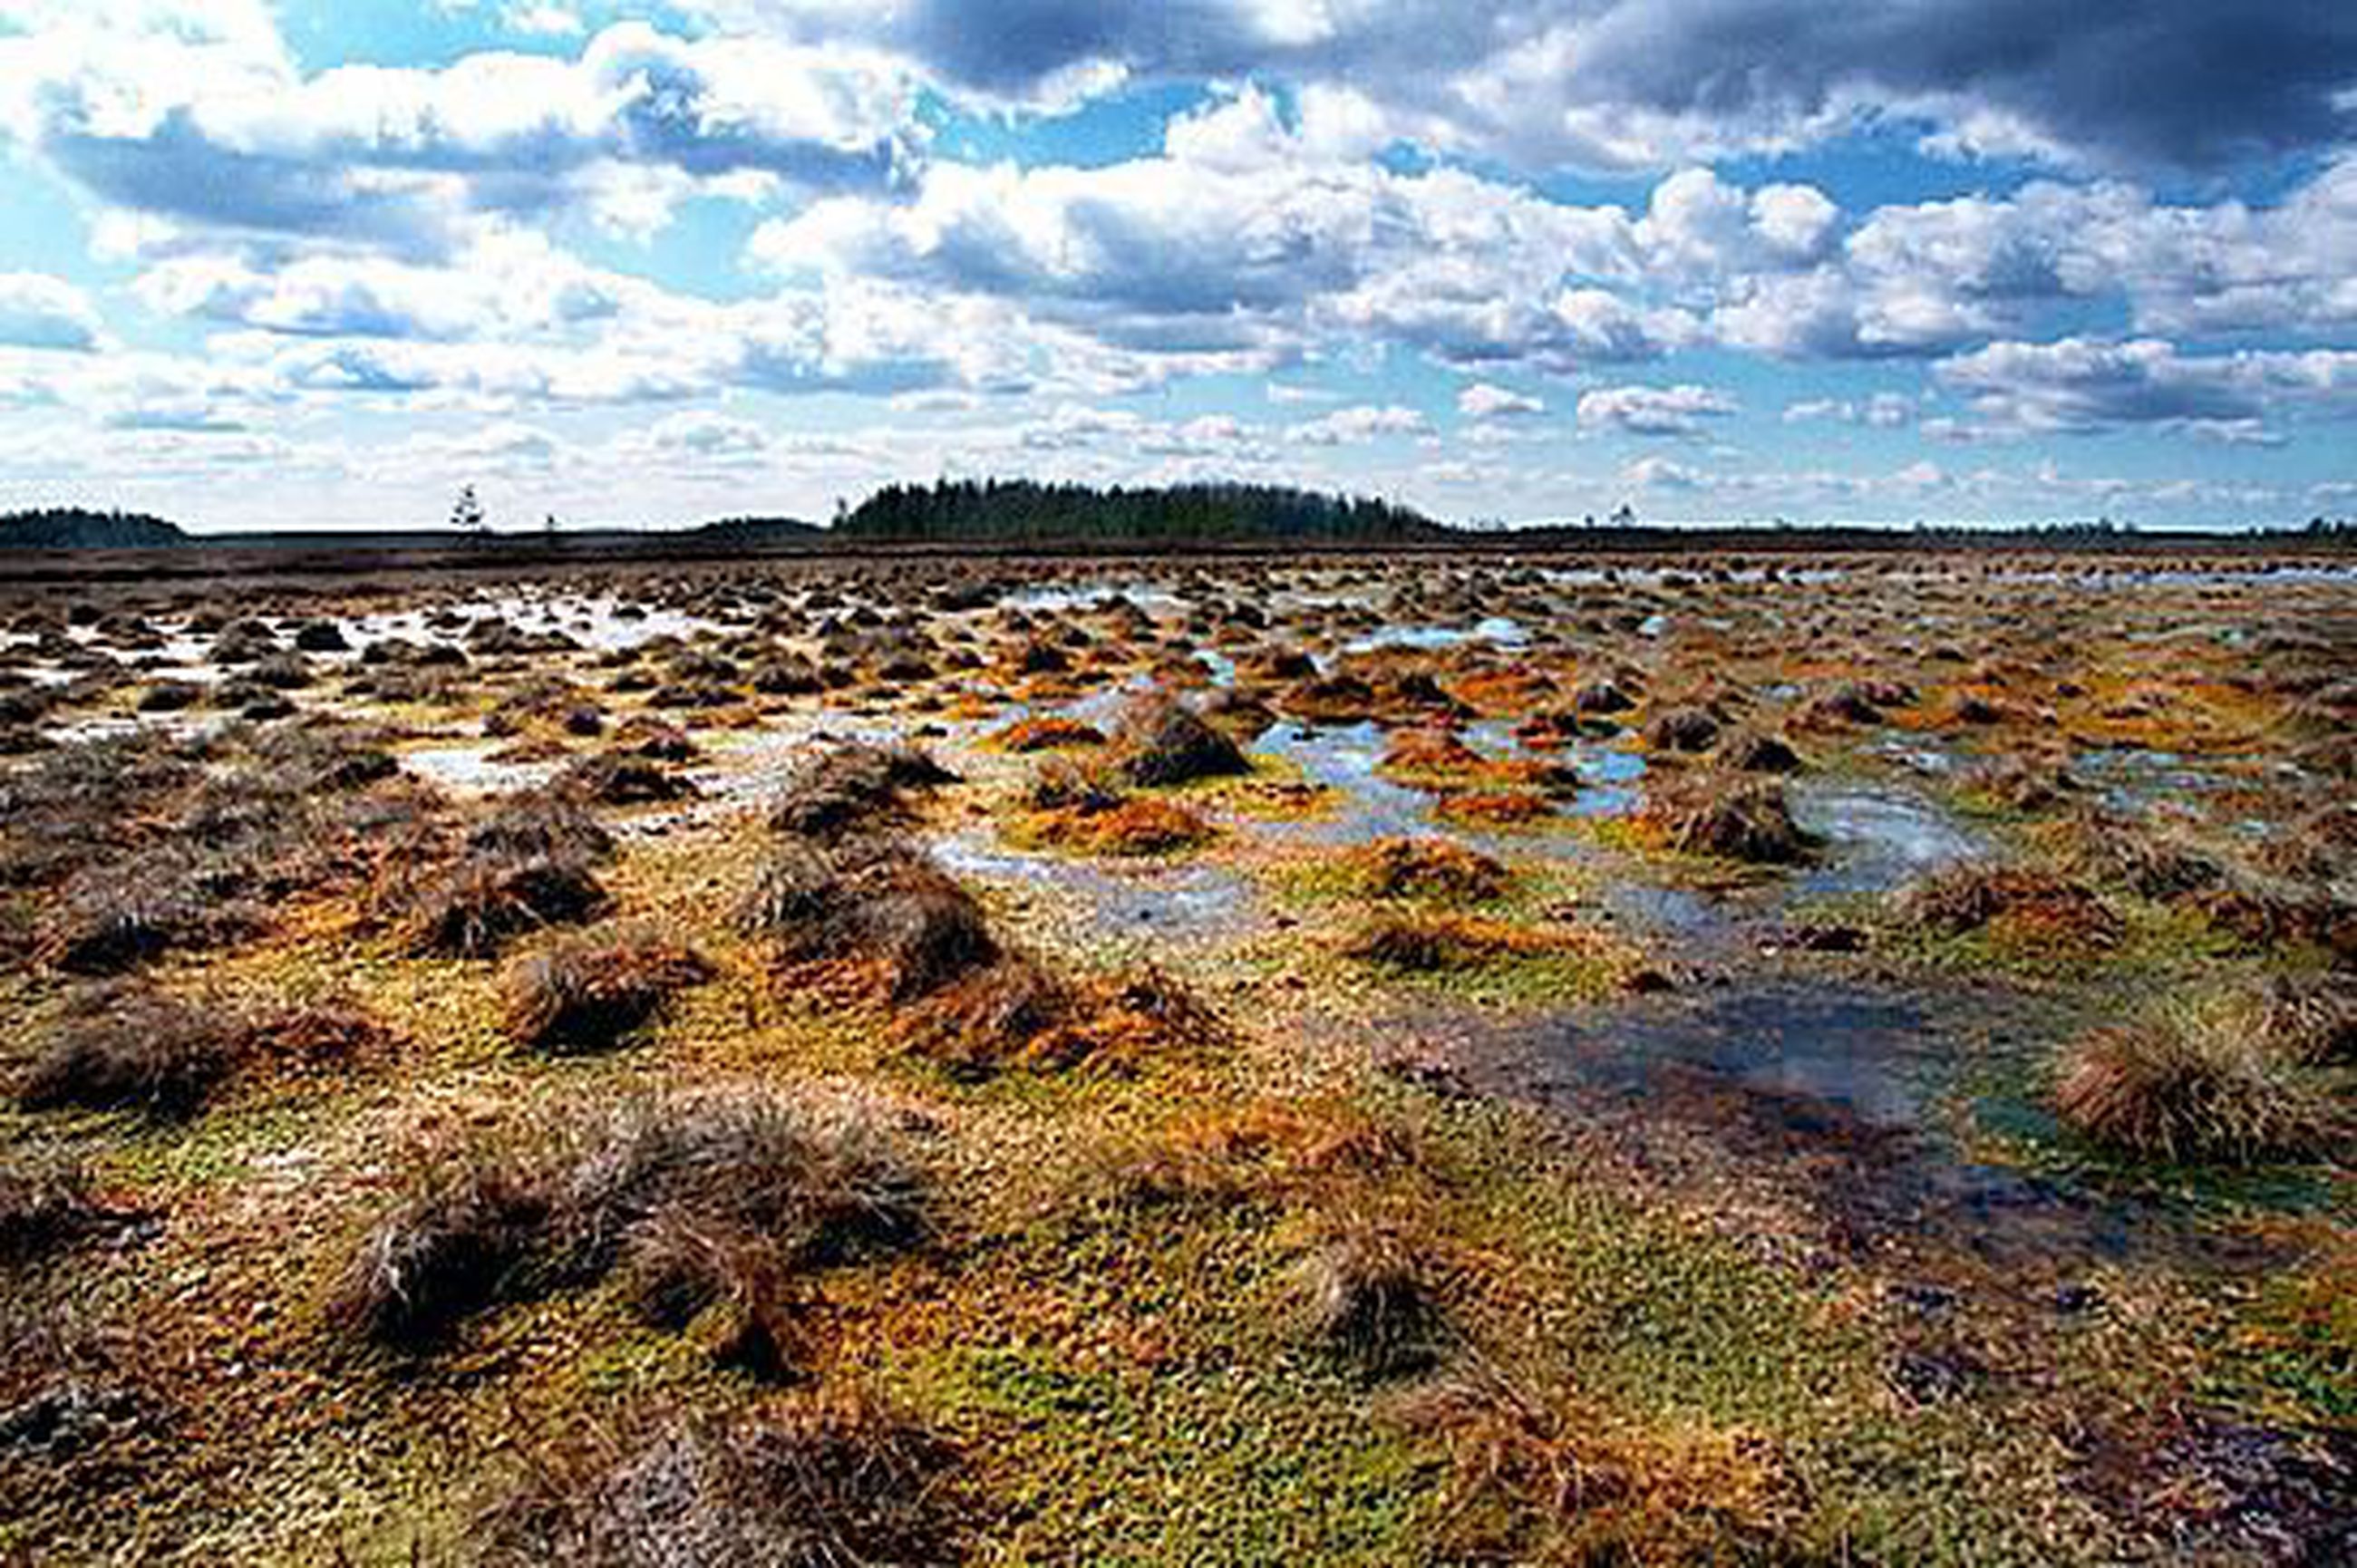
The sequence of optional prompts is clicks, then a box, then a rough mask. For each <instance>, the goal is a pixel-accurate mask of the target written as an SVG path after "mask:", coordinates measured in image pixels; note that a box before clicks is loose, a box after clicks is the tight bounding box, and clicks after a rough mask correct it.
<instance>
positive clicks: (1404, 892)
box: [1347, 838, 1513, 904]
mask: <svg viewBox="0 0 2357 1568" xmlns="http://www.w3.org/2000/svg"><path fill="white" fill-rule="evenodd" d="M1347 858H1348V863H1349V870H1350V876H1351V882H1352V883H1353V884H1354V885H1355V886H1356V887H1357V889H1358V890H1359V891H1360V892H1361V893H1363V894H1364V895H1365V896H1366V897H1371V898H1415V899H1425V900H1428V901H1430V902H1433V903H1437V904H1486V903H1489V902H1491V901H1492V900H1494V899H1498V898H1502V897H1505V896H1506V893H1507V892H1508V890H1509V889H1510V888H1511V887H1512V885H1513V875H1512V873H1511V872H1509V871H1508V870H1507V869H1506V867H1505V865H1503V864H1502V863H1501V862H1500V861H1498V860H1497V859H1496V858H1495V857H1494V856H1491V855H1487V854H1482V853H1481V852H1480V850H1476V849H1468V848H1467V847H1465V846H1464V845H1463V844H1460V843H1454V842H1452V841H1450V840H1448V839H1440V838H1430V839H1410V838H1390V839H1378V840H1376V841H1375V842H1374V843H1370V844H1364V845H1361V846H1360V847H1359V848H1357V849H1354V850H1352V851H1351V852H1350V854H1349V855H1348V857H1347Z"/></svg>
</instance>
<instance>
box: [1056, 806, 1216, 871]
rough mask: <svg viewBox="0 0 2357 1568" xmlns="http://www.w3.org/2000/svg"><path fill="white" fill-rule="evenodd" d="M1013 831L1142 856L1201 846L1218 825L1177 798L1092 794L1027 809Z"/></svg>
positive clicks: (1060, 844)
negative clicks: (1067, 802)
mask: <svg viewBox="0 0 2357 1568" xmlns="http://www.w3.org/2000/svg"><path fill="white" fill-rule="evenodd" d="M1012 836H1013V838H1014V839H1015V841H1016V842H1017V843H1023V844H1026V845H1030V846H1035V847H1039V848H1043V849H1053V850H1060V851H1062V852H1063V853H1065V854H1080V855H1087V856H1090V857H1092V858H1099V859H1116V860H1141V859H1150V858H1153V857H1157V856H1168V855H1177V854H1187V853H1189V851H1192V850H1198V849H1200V848H1202V847H1203V846H1204V845H1205V844H1208V843H1211V842H1212V841H1213V840H1214V839H1216V838H1218V837H1219V830H1218V829H1217V828H1216V827H1214V826H1212V824H1211V822H1209V821H1208V820H1207V819H1206V818H1205V817H1204V816H1203V815H1202V813H1201V812H1200V811H1194V810H1192V809H1190V808H1189V807H1188V806H1185V805H1182V804H1181V803H1179V801H1176V800H1164V799H1160V798H1157V797H1152V796H1138V795H1128V796H1115V797H1113V798H1110V799H1107V798H1105V797H1103V796H1102V795H1091V796H1089V797H1088V798H1086V799H1083V800H1080V801H1078V802H1076V803H1074V804H1071V805H1068V806H1062V807H1057V808H1050V809H1047V810H1039V811H1029V812H1027V813H1025V814H1024V816H1023V817H1022V818H1021V819H1020V820H1019V821H1018V822H1017V823H1016V824H1015V825H1014V832H1013V834H1012Z"/></svg>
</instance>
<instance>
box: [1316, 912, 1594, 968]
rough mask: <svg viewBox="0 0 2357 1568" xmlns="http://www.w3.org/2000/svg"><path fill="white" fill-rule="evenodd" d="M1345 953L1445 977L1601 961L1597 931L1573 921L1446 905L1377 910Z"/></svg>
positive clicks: (1347, 942)
mask: <svg viewBox="0 0 2357 1568" xmlns="http://www.w3.org/2000/svg"><path fill="white" fill-rule="evenodd" d="M1342 956H1343V957H1345V958H1347V959H1351V960H1353V961H1357V962H1360V963H1364V964H1369V965H1372V966H1374V967H1376V968H1379V969H1385V970H1391V971H1394V972H1399V973H1402V974H1408V975H1422V976H1434V977H1446V976H1448V975H1451V974H1459V973H1464V972H1479V971H1484V970H1497V969H1501V968H1510V967H1512V966H1516V965H1523V964H1535V963H1547V962H1556V963H1561V962H1572V963H1577V964H1583V965H1587V964H1602V963H1604V962H1605V961H1606V960H1607V958H1608V956H1609V955H1608V954H1607V953H1606V951H1605V950H1604V944H1603V942H1602V940H1601V939H1599V938H1598V937H1597V936H1596V935H1595V933H1593V932H1591V931H1587V930H1585V929H1580V928H1577V927H1569V926H1528V925H1520V924H1517V923H1515V922H1513V921H1510V920H1501V919H1492V918H1486V917H1483V916H1478V915H1465V914H1458V913H1452V912H1448V911H1444V910H1403V911H1391V912H1386V913H1383V914H1378V915H1376V916H1374V917H1373V918H1371V919H1369V920H1367V921H1366V922H1365V923H1364V924H1362V925H1361V926H1360V928H1359V929H1357V930H1356V931H1355V932H1353V933H1352V934H1351V936H1350V937H1349V938H1348V939H1347V940H1345V941H1344V943H1343V945H1342Z"/></svg>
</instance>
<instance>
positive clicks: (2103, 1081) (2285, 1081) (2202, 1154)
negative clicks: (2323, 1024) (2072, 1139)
mask: <svg viewBox="0 0 2357 1568" xmlns="http://www.w3.org/2000/svg"><path fill="white" fill-rule="evenodd" d="M2269 1015H2270V1008H2269V1004H2268V1002H2267V1000H2266V998H2263V997H2256V996H2250V995H2244V994H2235V993H2226V994H2221V995H2217V996H2211V997H2204V998H2199V999H2196V1000H2193V1001H2190V1002H2178V1003H2173V1004H2164V1005H2158V1006H2155V1007H2154V1008H2152V1009H2151V1010H2150V1011H2148V1012H2147V1014H2146V1015H2143V1016H2141V1017H2138V1018H2135V1019H2132V1020H2129V1021H2127V1022H2125V1023H2122V1024H2117V1025H2114V1026H2107V1027H2104V1028H2101V1029H2097V1030H2094V1031H2093V1032H2092V1033H2090V1034H2088V1035H2086V1036H2083V1037H2082V1038H2081V1039H2079V1040H2077V1041H2075V1042H2074V1043H2073V1044H2072V1045H2071V1046H2070V1047H2068V1048H2067V1049H2066V1051H2065V1052H2064V1054H2063V1058H2062V1062H2061V1069H2060V1070H2059V1072H2058V1075H2057V1078H2056V1081H2055V1087H2054V1104H2055V1109H2056V1110H2057V1111H2058V1112H2061V1116H2062V1119H2063V1120H2064V1121H2065V1122H2068V1123H2069V1124H2070V1125H2071V1126H2072V1128H2073V1129H2075V1130H2076V1131H2077V1132H2078V1133H2080V1134H2081V1135H2082V1136H2083V1137H2085V1138H2087V1139H2088V1140H2090V1141H2091V1142H2093V1143H2096V1144H2103V1145H2104V1146H2106V1147H2108V1148H2112V1149H2115V1150H2116V1151H2118V1152H2120V1153H2122V1154H2126V1155H2134V1156H2137V1157H2140V1158H2145V1159H2156V1160H2166V1161H2171V1162H2180V1161H2182V1162H2191V1161H2215V1162H2220V1163H2224V1164H2232V1165H2250V1164H2255V1163H2259V1162H2262V1161H2267V1160H2278V1159H2298V1158H2302V1157H2307V1156H2312V1155H2319V1154H2322V1153H2324V1152H2326V1151H2327V1150H2328V1149H2330V1147H2331V1146H2332V1144H2333V1141H2334V1140H2335V1138H2336V1136H2341V1135H2345V1134H2346V1133H2347V1132H2348V1127H2347V1124H2346V1122H2345V1119H2344V1118H2343V1117H2342V1116H2341V1113H2340V1112H2338V1110H2337V1108H2336V1107H2335V1105H2334V1103H2333V1101H2332V1099H2331V1097H2330V1094H2329V1092H2328V1091H2327V1090H2326V1089H2325V1088H2324V1086H2323V1084H2322V1082H2321V1080H2320V1079H2319V1078H2318V1076H2317V1075H2316V1073H2315V1072H2314V1071H2313V1070H2312V1069H2310V1068H2309V1067H2308V1066H2307V1065H2305V1064H2304V1063H2302V1062H2301V1061H2300V1060H2299V1058H2298V1057H2297V1056H2296V1055H2294V1054H2292V1053H2291V1052H2289V1051H2287V1050H2286V1049H2285V1048H2284V1046H2285V1044H2286V1043H2287V1042H2286V1040H2285V1038H2284V1036H2283V1035H2282V1034H2281V1033H2279V1032H2278V1031H2281V1030H2283V1029H2284V1028H2285V1025H2284V1024H2277V1023H2274V1022H2272V1021H2271V1019H2270V1016H2269ZM2287 1022H2288V1021H2287ZM2293 1027H2297V1025H2294V1026H2293Z"/></svg>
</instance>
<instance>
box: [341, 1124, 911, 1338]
mask: <svg viewBox="0 0 2357 1568" xmlns="http://www.w3.org/2000/svg"><path fill="white" fill-rule="evenodd" d="M410 1170H411V1174H410V1175H408V1176H406V1177H405V1178H404V1185H405V1187H407V1190H406V1191H405V1192H404V1194H403V1196H401V1197H398V1198H397V1199H396V1200H395V1201H394V1203H393V1206H392V1208H390V1209H389V1210H388V1211H387V1212H386V1213H385V1214H384V1215H383V1216H382V1218H381V1219H378V1220H377V1221H376V1223H375V1224H374V1225H373V1226H372V1227H371V1229H370V1230H369V1232H368V1234H367V1235H366V1236H365V1237H364V1238H363V1239H362V1240H361V1244H360V1246H359V1248H358V1249H357V1251H356V1252H355V1254H354V1256H353V1258H352V1260H351V1262H350V1266H349V1267H348V1268H347V1270H346V1272H345V1276H344V1280H343V1283H342V1284H341V1286H340V1287H339V1292H338V1294H337V1297H336V1300H335V1302H334V1304H333V1314H334V1316H335V1317H336V1318H337V1319H338V1321H339V1322H341V1323H343V1324H346V1325H348V1326H350V1328H351V1329H352V1330H353V1331H355V1332H357V1333H360V1334H361V1335H364V1336H366V1337H369V1338H371V1339H373V1340H375V1341H376V1342H378V1343H381V1344H384V1345H387V1346H391V1347H394V1348H404V1349H409V1350H422V1349H429V1348H433V1347H434V1346H435V1345H436V1344H437V1343H439V1342H440V1341H441V1340H442V1339H444V1338H445V1337H447V1335H448V1334H449V1333H450V1332H451V1331H452V1330H453V1329H455V1328H456V1327H457V1326H458V1325H459V1324H460V1323H462V1322H464V1321H465V1320H466V1319H467V1318H468V1316H472V1315H473V1314H475V1313H477V1312H479V1311H481V1310H483V1309H485V1308H487V1307H490V1306H493V1305H498V1304H499V1303H500V1302H503V1301H510V1300H519V1299H526V1298H529V1297H532V1296H535V1295H540V1294H547V1293H549V1292H553V1291H557V1290H564V1289H570V1288H578V1287H581V1286H585V1285H589V1284H594V1283H597V1282H598V1281H601V1280H603V1279H605V1278H607V1277H608V1275H609V1274H612V1273H615V1272H616V1271H617V1270H618V1269H619V1270H623V1271H625V1272H627V1273H630V1274H632V1275H634V1276H635V1277H634V1279H633V1287H634V1292H633V1293H634V1294H635V1295H636V1296H637V1297H638V1299H640V1301H642V1302H643V1303H646V1304H648V1305H650V1307H651V1308H652V1309H655V1310H657V1311H658V1312H659V1315H660V1316H662V1317H664V1318H665V1319H667V1320H669V1321H672V1322H674V1323H677V1322H683V1321H687V1320H691V1319H693V1318H694V1317H695V1316H699V1315H701V1314H702V1313H703V1312H704V1311H705V1309H706V1308H708V1307H712V1306H716V1305H725V1306H727V1307H729V1308H730V1309H732V1311H733V1312H734V1313H735V1314H736V1315H737V1316H739V1317H740V1318H741V1319H742V1322H741V1323H740V1324H739V1325H738V1326H737V1328H736V1329H735V1331H733V1332H729V1333H726V1334H723V1335H722V1336H721V1337H720V1343H721V1344H722V1345H724V1346H725V1347H726V1348H727V1349H728V1352H729V1353H730V1355H731V1356H732V1357H733V1358H735V1359H742V1360H748V1361H760V1360H762V1359H764V1356H763V1354H762V1353H757V1352H756V1351H755V1350H754V1349H753V1348H751V1346H750V1345H748V1338H750V1337H753V1336H757V1335H761V1334H764V1333H767V1332H768V1331H769V1329H770V1328H771V1327H773V1326H774V1324H773V1323H772V1322H771V1320H772V1319H773V1318H776V1317H777V1316H779V1315H780V1313H782V1311H783V1307H782V1305H780V1303H779V1301H778V1292H779V1290H780V1288H782V1287H783V1286H784V1285H785V1284H787V1283H791V1281H792V1280H793V1279H794V1278H795V1277H796V1273H797V1272H798V1271H801V1270H805V1269H810V1268H819V1267H824V1266H828V1265H831V1264H835V1263H840V1262H848V1261H852V1260H854V1259H856V1258H858V1257H861V1256H865V1255H867V1254H868V1253H870V1252H872V1251H877V1250H881V1249H889V1248H892V1247H898V1246H904V1245H907V1244H908V1243H909V1242H910V1241H913V1240H916V1239H917V1238H918V1236H919V1235H920V1233H921V1232H922V1230H923V1228H924V1223H925V1219H924V1216H925V1210H926V1205H927V1202H928V1197H927V1189H928V1183H927V1180H926V1178H925V1176H924V1174H923V1172H922V1170H921V1168H920V1166H919V1165H918V1164H917V1163H916V1160H915V1158H914V1156H913V1155H912V1154H911V1153H910V1152H909V1148H908V1146H907V1143H906V1139H905V1136H904V1134H903V1133H902V1131H901V1129H900V1127H899V1124H898V1122H897V1120H896V1119H895V1118H893V1117H892V1116H891V1115H890V1113H888V1112H886V1111H885V1110H884V1109H882V1108H881V1107H880V1106H878V1105H877V1104H875V1103H873V1102H869V1101H861V1100H856V1099H852V1098H846V1097H842V1096H822V1095H816V1094H808V1093H805V1094H790V1093H786V1092H781V1091H780V1090H772V1089H769V1088H765V1087H753V1086H739V1087H733V1088H727V1089H714V1090H696V1091H683V1092H679V1093H674V1094H669V1095H662V1096H646V1097H640V1098H636V1099H633V1100H630V1101H624V1102H622V1103H621V1104H619V1105H617V1106H612V1107H608V1108H604V1109H599V1108H596V1107H593V1106H590V1105H587V1104H576V1105H573V1106H570V1107H567V1108H565V1109H563V1110H560V1111H554V1112H548V1113H545V1114H544V1115H542V1116H540V1117H537V1118H533V1119H529V1120H526V1121H524V1122H520V1123H517V1124H513V1125H510V1126H506V1127H502V1128H499V1129H495V1130H494V1131H492V1132H490V1133H475V1134H472V1135H469V1136H466V1137H463V1138H461V1139H460V1140H458V1141H457V1142H454V1143H451V1144H447V1145H445V1146H443V1147H441V1148H438V1149H434V1150H429V1151H427V1152H426V1153H425V1155H423V1156H422V1157H421V1158H419V1159H418V1160H417V1161H415V1162H414V1165H411V1167H410ZM683 1237H694V1238H697V1239H699V1241H700V1242H701V1243H702V1245H701V1247H700V1250H698V1251H694V1252H691V1251H688V1250H686V1249H685V1248H683V1246H682V1239H683ZM784 1348H785V1347H783V1346H775V1345H773V1346H771V1347H770V1349H771V1350H772V1351H782V1350H783V1349H784Z"/></svg>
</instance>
